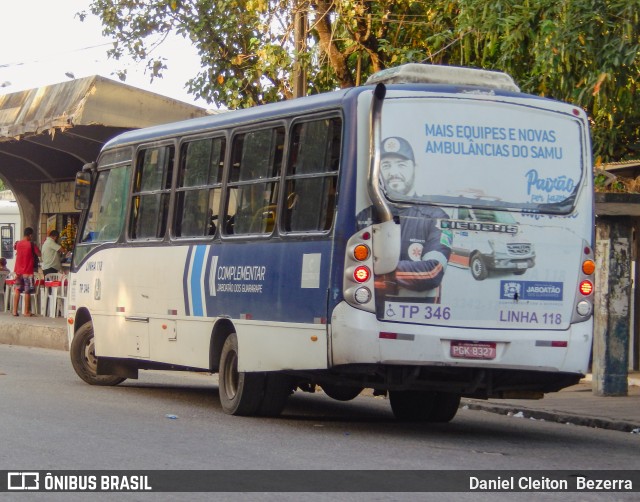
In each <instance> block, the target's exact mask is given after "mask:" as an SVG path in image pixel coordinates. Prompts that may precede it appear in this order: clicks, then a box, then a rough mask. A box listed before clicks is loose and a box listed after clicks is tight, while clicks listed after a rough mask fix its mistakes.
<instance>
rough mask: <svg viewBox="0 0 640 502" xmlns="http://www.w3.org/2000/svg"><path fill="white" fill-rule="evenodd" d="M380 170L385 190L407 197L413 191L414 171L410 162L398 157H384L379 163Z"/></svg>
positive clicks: (413, 166)
mask: <svg viewBox="0 0 640 502" xmlns="http://www.w3.org/2000/svg"><path fill="white" fill-rule="evenodd" d="M380 170H381V172H382V180H383V181H384V184H385V186H386V188H387V190H391V191H393V192H396V193H399V194H401V195H407V194H408V193H409V192H410V191H411V190H412V189H413V182H414V180H415V176H416V170H415V165H414V163H413V161H412V160H409V159H406V158H404V157H401V156H398V155H385V157H384V158H383V159H382V160H381V162H380Z"/></svg>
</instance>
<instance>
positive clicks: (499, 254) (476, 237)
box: [440, 207, 536, 281]
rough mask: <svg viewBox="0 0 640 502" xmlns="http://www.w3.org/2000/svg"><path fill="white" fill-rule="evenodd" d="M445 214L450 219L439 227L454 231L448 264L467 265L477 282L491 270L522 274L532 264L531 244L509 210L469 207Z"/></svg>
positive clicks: (534, 256) (533, 259)
mask: <svg viewBox="0 0 640 502" xmlns="http://www.w3.org/2000/svg"><path fill="white" fill-rule="evenodd" d="M447 213H449V217H450V219H449V220H441V221H440V227H441V228H442V229H446V230H451V231H452V233H453V242H452V246H451V257H450V258H449V263H450V265H452V266H457V267H462V268H468V269H469V270H470V271H471V275H472V276H473V278H474V279H476V280H477V281H482V280H484V279H486V278H487V277H489V275H490V274H492V273H494V272H495V273H499V274H500V275H507V274H514V275H523V274H524V273H525V272H526V271H527V270H529V269H530V268H533V267H534V265H535V259H536V253H535V249H534V245H533V243H532V242H531V241H529V240H528V239H527V238H526V236H525V235H524V232H523V226H520V225H519V224H518V222H517V221H516V219H515V218H514V217H513V215H512V214H511V213H509V212H505V211H494V210H491V209H482V208H468V207H457V208H450V209H447Z"/></svg>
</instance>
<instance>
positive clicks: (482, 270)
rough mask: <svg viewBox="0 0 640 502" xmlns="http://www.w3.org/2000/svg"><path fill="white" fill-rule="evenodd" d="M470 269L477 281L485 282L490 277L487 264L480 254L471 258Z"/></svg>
mask: <svg viewBox="0 0 640 502" xmlns="http://www.w3.org/2000/svg"><path fill="white" fill-rule="evenodd" d="M469 269H470V270H471V275H472V276H473V278H474V279H475V280H476V281H484V280H485V279H486V278H487V277H488V276H489V270H488V269H487V264H486V263H485V262H484V260H483V259H482V256H480V254H478V253H476V254H474V255H473V256H472V257H471V262H470V263H469Z"/></svg>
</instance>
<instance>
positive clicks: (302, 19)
mask: <svg viewBox="0 0 640 502" xmlns="http://www.w3.org/2000/svg"><path fill="white" fill-rule="evenodd" d="M293 4H294V5H293V16H294V18H293V40H294V50H295V53H296V54H295V61H294V63H293V97H294V98H300V97H302V96H304V95H305V94H306V90H307V78H306V74H305V71H304V67H303V64H302V61H301V59H302V58H301V54H303V53H304V51H305V50H306V48H307V12H306V6H305V0H293Z"/></svg>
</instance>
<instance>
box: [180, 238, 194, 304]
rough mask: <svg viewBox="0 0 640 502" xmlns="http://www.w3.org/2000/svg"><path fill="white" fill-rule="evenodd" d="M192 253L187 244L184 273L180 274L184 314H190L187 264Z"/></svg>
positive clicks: (189, 262) (188, 264)
mask: <svg viewBox="0 0 640 502" xmlns="http://www.w3.org/2000/svg"><path fill="white" fill-rule="evenodd" d="M192 254H193V248H192V247H191V246H189V251H188V252H187V259H186V261H185V263H184V273H183V274H182V291H183V293H184V313H185V315H191V309H190V308H189V288H188V287H187V284H188V283H189V266H190V265H191V255H192Z"/></svg>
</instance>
